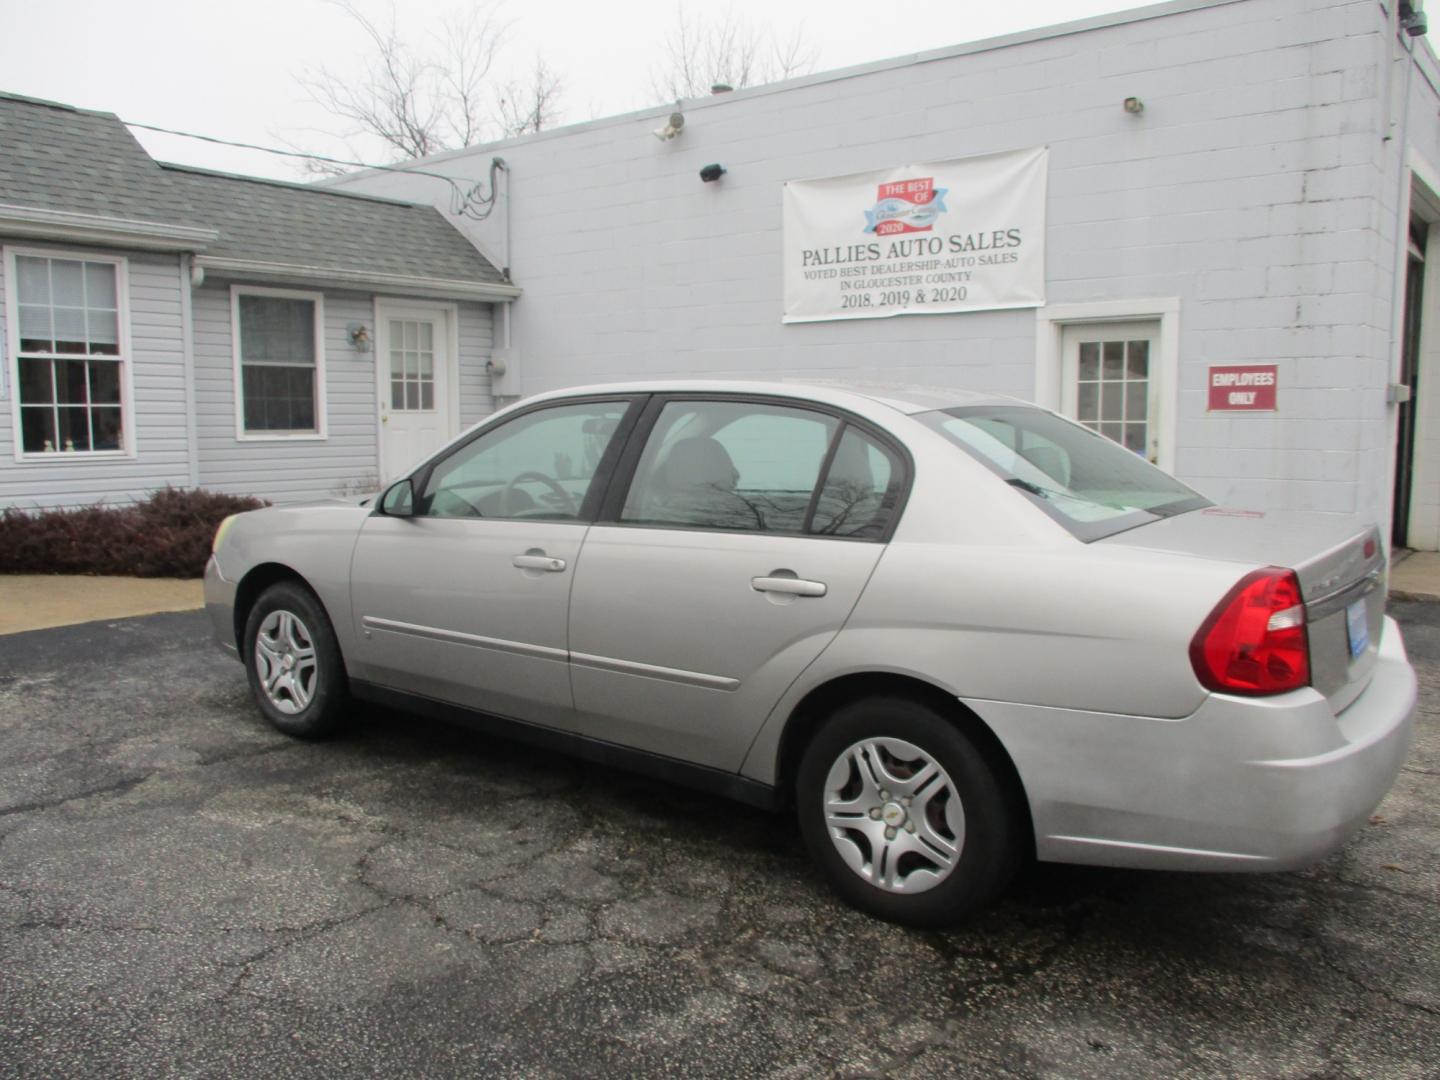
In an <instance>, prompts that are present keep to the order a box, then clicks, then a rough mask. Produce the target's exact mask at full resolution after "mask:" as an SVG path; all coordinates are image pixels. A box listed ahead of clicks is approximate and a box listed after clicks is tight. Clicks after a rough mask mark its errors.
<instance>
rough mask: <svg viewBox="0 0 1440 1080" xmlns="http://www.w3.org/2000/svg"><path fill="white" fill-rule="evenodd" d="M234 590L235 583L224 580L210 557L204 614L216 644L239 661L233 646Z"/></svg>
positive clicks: (206, 570)
mask: <svg viewBox="0 0 1440 1080" xmlns="http://www.w3.org/2000/svg"><path fill="white" fill-rule="evenodd" d="M235 589H236V583H235V582H233V581H227V580H226V579H225V576H224V575H223V574H222V573H221V572H220V564H219V563H218V562H217V561H216V560H215V556H214V555H211V556H210V561H209V562H207V563H206V564H205V614H207V615H209V616H210V628H211V630H212V631H213V633H214V635H215V641H216V643H217V644H219V646H220V647H221V648H222V649H224V650H225V651H226V652H227V653H229V654H230V655H231V656H233V657H235V658H236V659H239V657H240V650H239V649H237V648H236V646H235Z"/></svg>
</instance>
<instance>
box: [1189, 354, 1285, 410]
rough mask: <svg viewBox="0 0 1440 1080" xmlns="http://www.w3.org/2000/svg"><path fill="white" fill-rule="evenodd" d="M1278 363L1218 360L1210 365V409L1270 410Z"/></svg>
mask: <svg viewBox="0 0 1440 1080" xmlns="http://www.w3.org/2000/svg"><path fill="white" fill-rule="evenodd" d="M1279 370H1280V368H1279V365H1278V364H1222V365H1217V366H1214V367H1211V368H1210V372H1209V382H1210V386H1209V390H1210V394H1209V397H1208V398H1207V399H1206V408H1207V409H1209V411H1210V412H1274V411H1275V400H1276V397H1277V396H1278V391H1279V379H1278V377H1277V375H1276V372H1278V371H1279Z"/></svg>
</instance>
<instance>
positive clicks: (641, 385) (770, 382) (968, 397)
mask: <svg viewBox="0 0 1440 1080" xmlns="http://www.w3.org/2000/svg"><path fill="white" fill-rule="evenodd" d="M697 393H706V394H763V395H770V396H778V397H793V398H799V399H804V400H807V401H817V402H820V403H822V404H828V405H837V406H842V407H843V406H849V407H852V408H853V407H855V406H856V405H857V404H859V402H857V400H856V399H861V400H862V401H864V402H866V403H876V404H880V405H885V406H888V407H889V408H892V409H895V410H896V411H897V412H901V413H905V414H907V415H910V414H913V413H921V412H931V411H933V410H935V409H950V408H955V407H956V406H961V405H1030V404H1031V403H1030V402H1027V401H1021V400H1020V399H1018V398H1012V397H1007V396H1005V395H1003V394H992V393H984V392H980V391H975V390H959V389H954V388H950V387H938V386H918V385H913V384H904V383H880V382H875V383H869V382H852V381H848V380H845V381H842V380H833V381H832V380H828V379H807V380H804V381H800V380H789V379H743V380H742V379H669V380H660V379H647V380H644V381H638V382H616V383H596V384H594V385H589V386H572V387H569V388H568V389H565V390H552V391H547V392H545V393H542V394H536V395H534V396H533V397H531V398H530V399H529V400H530V401H541V400H545V399H549V398H557V397H572V396H578V395H586V394H697Z"/></svg>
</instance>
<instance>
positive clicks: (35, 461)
mask: <svg viewBox="0 0 1440 1080" xmlns="http://www.w3.org/2000/svg"><path fill="white" fill-rule="evenodd" d="M134 458H135V454H134V452H133V451H130V450H52V451H51V452H50V453H48V454H43V453H42V454H26V453H24V452H18V453H16V455H15V461H16V463H17V464H20V465H63V464H64V463H65V462H67V461H133V460H134Z"/></svg>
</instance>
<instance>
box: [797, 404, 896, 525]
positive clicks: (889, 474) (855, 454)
mask: <svg viewBox="0 0 1440 1080" xmlns="http://www.w3.org/2000/svg"><path fill="white" fill-rule="evenodd" d="M902 474H903V470H902V468H901V464H900V459H899V457H898V456H897V455H896V453H895V452H894V451H893V450H891V449H889V448H888V447H885V446H882V445H881V444H880V443H878V442H876V441H875V440H874V439H872V438H871V437H870V436H869V435H866V434H865V433H864V432H862V431H860V430H859V429H858V428H855V427H850V426H847V427H846V428H845V431H844V433H843V434H842V435H841V436H840V442H839V445H837V446H836V447H835V456H834V457H833V458H831V460H830V468H829V469H828V470H826V473H825V483H823V484H822V485H821V486H820V495H819V498H818V499H817V500H816V502H815V516H814V518H813V520H812V523H811V526H810V531H811V532H813V533H818V534H819V535H821V536H848V537H856V538H860V539H867V540H873V539H878V538H879V537H881V536H883V535H884V533H885V527H886V526H887V525H889V523H890V518H891V515H893V514H894V512H895V506H896V503H897V502H898V500H899V498H900V492H901V486H902V480H903V475H902Z"/></svg>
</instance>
